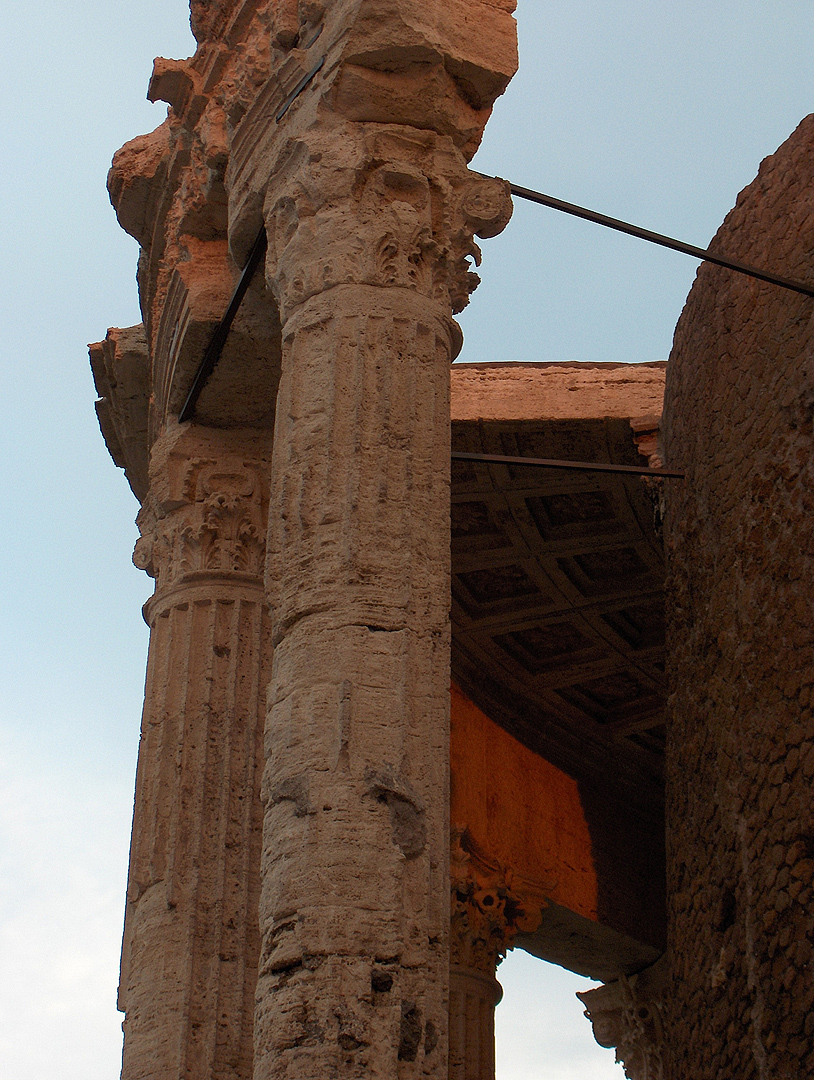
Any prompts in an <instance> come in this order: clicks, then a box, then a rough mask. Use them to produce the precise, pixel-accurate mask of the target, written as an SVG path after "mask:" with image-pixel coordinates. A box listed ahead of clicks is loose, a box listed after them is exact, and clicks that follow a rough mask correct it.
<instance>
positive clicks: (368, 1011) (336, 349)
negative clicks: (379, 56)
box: [255, 124, 510, 1080]
mask: <svg viewBox="0 0 814 1080" xmlns="http://www.w3.org/2000/svg"><path fill="white" fill-rule="evenodd" d="M286 160H287V162H288V164H287V168H286V170H283V171H281V172H278V174H277V176H276V178H275V180H276V182H275V186H274V192H273V195H270V196H269V198H268V200H267V204H266V227H267V231H268V236H269V260H268V266H267V274H268V276H269V280H270V283H271V285H272V287H273V288H274V290H275V293H276V295H277V297H278V300H279V302H280V307H281V314H282V324H283V369H282V377H281V382H280V391H279V396H278V403H277V421H276V429H275V437H274V457H273V468H272V495H271V499H272V504H273V506H274V513H273V515H272V517H271V522H270V533H269V547H270V550H269V564H268V566H269V580H268V588H269V596H270V599H271V603H272V608H273V612H274V648H275V653H274V669H273V678H272V688H271V691H270V697H269V709H270V711H269V714H268V719H267V726H266V755H267V756H266V768H265V774H264V781H263V800H264V804H265V823H264V850H263V894H262V899H261V913H260V922H261V932H262V936H263V945H262V956H261V966H260V977H259V984H258V1011H257V1020H256V1032H255V1039H256V1054H257V1063H256V1074H255V1075H256V1077H257V1080H268V1078H271V1077H275V1078H278V1077H292V1078H294V1077H297V1078H298V1080H304V1078H306V1077H313V1078H314V1080H322V1078H324V1077H327V1076H333V1077H347V1078H348V1080H351V1078H352V1080H358V1077H360V1076H366V1077H367V1076H370V1077H374V1076H375V1077H387V1078H395V1077H405V1078H406V1077H418V1076H427V1077H430V1076H432V1077H436V1078H440V1077H442V1076H443V1077H445V1076H446V1071H447V1045H446V1030H447V1022H448V1008H449V1001H448V987H449V960H448V941H449V901H448V895H449V891H448V816H449V811H448V785H449V602H450V601H449V574H450V567H449V559H450V548H449V469H450V456H449V455H450V443H449V440H450V424H449V365H450V361H451V360H452V359H453V358H454V356H455V354H456V352H457V348H458V346H459V341H460V337H459V332H458V331H457V328H456V326H455V324H454V322H453V321H452V318H451V312H452V310H453V308H454V309H456V310H457V309H459V308H460V307H461V306H463V303H464V302H465V299H466V295H467V293H468V291H469V288H471V284H472V283H471V281H470V279H469V278H468V277H467V274H468V266H467V262H466V255H467V254H468V252H469V251H472V250H473V248H472V239H471V237H472V230H473V228H480V229H482V230H483V231H484V232H487V231H488V230H489V229H490V228H493V229H494V231H498V229H499V228H500V227H502V225H503V224H505V221H506V220H508V215H509V213H510V204H509V201H508V197H507V194H506V190H505V186H504V185H503V184H502V183H501V182H495V181H492V182H486V181H480V180H478V179H477V178H474V177H472V175H471V174H468V173H467V170H466V168H465V164H464V162H463V159H462V157H461V155H460V153H459V152H458V151H456V150H455V148H454V146H453V145H452V144H451V142H450V141H449V140H445V139H441V138H440V137H438V136H437V135H435V133H433V132H419V131H415V130H412V129H405V128H398V127H395V126H391V127H388V126H386V125H376V124H371V125H352V124H345V125H340V126H339V127H338V129H336V130H333V131H330V132H328V133H325V132H318V133H309V134H306V135H304V136H302V138H300V139H299V140H298V141H297V144H296V146H295V147H291V148H290V149H289V153H288V155H287V159H286Z"/></svg>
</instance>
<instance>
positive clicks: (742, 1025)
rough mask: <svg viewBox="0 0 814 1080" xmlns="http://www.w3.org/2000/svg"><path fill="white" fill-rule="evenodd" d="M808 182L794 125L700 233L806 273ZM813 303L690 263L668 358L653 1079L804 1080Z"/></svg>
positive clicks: (806, 147)
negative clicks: (665, 666)
mask: <svg viewBox="0 0 814 1080" xmlns="http://www.w3.org/2000/svg"><path fill="white" fill-rule="evenodd" d="M812 175H814V117H808V118H807V119H806V120H804V121H803V123H802V124H801V125H800V127H799V128H798V129H797V131H796V132H795V133H794V134H793V135H792V136H791V138H790V139H789V140H788V141H787V142H786V143H785V144H784V145H783V146H782V147H781V148H780V149H779V150H778V151H777V153H776V154H774V155H773V156H772V157H770V158H768V159H767V160H766V161H765V162H764V163H763V165H762V166H761V169H760V172H759V174H758V177H757V179H756V180H755V181H754V183H753V184H751V185H750V186H749V187H748V188H746V189H745V191H744V192H742V194H741V195H740V196H739V198H738V201H737V205H736V207H735V209H734V210H733V211H732V212H731V213H730V215H729V216H728V217H727V219H726V221H725V223H724V225H723V226H722V228H721V230H720V231H719V233H718V235H717V236H716V238H715V241H714V247H715V248H716V249H717V250H719V251H721V252H724V253H726V254H727V255H728V256H731V257H734V258H736V259H740V260H742V261H744V262H746V263H751V264H753V265H756V266H760V267H766V268H769V269H771V270H772V271H774V272H776V273H779V274H782V275H784V276H786V277H789V278H797V279H799V280H801V281H804V282H808V283H809V284H810V283H811V282H812V262H811V252H812V250H814V195H813V194H812V185H811V178H812ZM812 310H813V309H812V301H811V300H810V299H808V298H806V297H804V296H801V295H797V294H795V293H792V292H788V291H786V290H784V289H780V288H777V287H775V286H771V285H767V284H763V283H760V282H758V281H755V280H751V279H747V278H744V277H742V276H740V275H737V274H733V273H732V272H730V271H728V270H724V269H719V268H716V267H713V266H710V265H705V266H703V267H702V269H701V270H700V271H699V275H698V280H697V282H696V285H695V287H694V288H693V291H692V293H691V295H690V298H689V301H688V303H687V306H686V308H685V310H684V313H683V315H682V317H681V320H680V322H679V324H678V328H677V331H676V336H675V346H674V349H673V353H672V357H671V360H670V363H669V367H668V376H667V389H666V401H665V415H664V439H665V446H666V455H667V460H668V461H669V463H670V464H671V465H673V466H677V467H684V468H685V469H686V470H687V479H686V481H684V482H683V483H682V482H679V481H671V482H670V487H669V490H668V498H667V508H668V512H667V521H666V526H665V536H666V543H667V554H668V559H669V579H668V642H667V646H668V648H667V655H668V663H669V675H670V697H669V702H668V716H667V720H668V754H667V757H668V763H667V821H668V897H669V909H670V910H669V919H670V929H669V939H670V940H669V954H670V962H671V970H672V985H671V986H670V988H669V991H668V993H667V995H666V999H665V1008H666V1029H667V1039H666V1060H665V1076H666V1077H667V1078H668V1080H685V1078H689V1077H693V1078H697V1080H708V1078H709V1080H712V1078H715V1080H750V1078H759V1080H802V1078H803V1077H807V1076H811V1075H814V1044H813V1043H812V1034H814V1011H812V1005H814V984H813V983H812V979H811V964H812V959H814V955H812V948H814V944H813V943H812V919H811V903H812V876H813V875H814V815H813V814H812V799H811V784H812V777H814V719H812V710H811V696H812V684H814V666H813V664H812V660H813V659H814V654H813V653H812V647H814V623H812V617H811V601H810V588H811V580H812V576H813V575H814V547H813V546H812V529H811V521H812V515H813V514H814V496H813V495H812V492H814V452H813V451H814V444H813V440H812V417H813V416H814V351H813V349H814V339H813V337H812V329H813V328H812V321H811V318H812Z"/></svg>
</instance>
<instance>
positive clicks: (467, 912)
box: [450, 828, 540, 976]
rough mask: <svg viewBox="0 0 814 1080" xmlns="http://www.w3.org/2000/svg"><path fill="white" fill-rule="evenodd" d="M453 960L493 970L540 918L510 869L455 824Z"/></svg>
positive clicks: (451, 959)
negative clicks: (488, 856)
mask: <svg viewBox="0 0 814 1080" xmlns="http://www.w3.org/2000/svg"><path fill="white" fill-rule="evenodd" d="M450 873H451V883H452V912H451V926H450V963H451V964H452V966H453V967H461V968H467V969H470V970H476V971H480V972H484V973H487V974H489V975H490V976H493V975H494V972H495V968H496V967H497V965H498V964H499V963H500V961H501V960H502V959H503V957H504V956H505V955H506V951H507V950H508V949H510V948H511V946H512V943H513V941H514V939H515V937H516V936H517V934H518V933H520V932H521V931H527V932H533V931H534V930H536V929H537V927H538V925H539V923H540V909H539V906H536V909H535V905H534V904H529V903H528V901H527V900H526V899H524V898H523V897H522V896H521V895H520V893H519V892H518V891H517V890H516V889H515V888H513V885H514V882H513V880H512V873H511V870H510V869H508V868H507V867H504V866H499V865H497V864H493V863H491V862H489V861H488V860H486V859H485V858H484V857H483V856H482V855H481V854H480V853H479V852H477V851H476V850H475V849H474V847H473V845H472V843H471V840H470V838H469V836H468V834H467V831H466V829H460V828H458V829H453V832H452V845H451V858H450Z"/></svg>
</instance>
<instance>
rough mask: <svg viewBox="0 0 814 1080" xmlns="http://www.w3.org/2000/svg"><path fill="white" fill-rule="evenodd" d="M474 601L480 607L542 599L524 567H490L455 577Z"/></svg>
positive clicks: (514, 565) (512, 565)
mask: <svg viewBox="0 0 814 1080" xmlns="http://www.w3.org/2000/svg"><path fill="white" fill-rule="evenodd" d="M455 576H456V578H457V579H458V581H460V582H461V584H462V585H463V586H464V588H465V589H466V590H467V592H468V593H469V595H470V596H471V597H472V599H473V600H474V601H475V602H476V603H477V604H480V605H484V604H495V603H498V602H499V601H501V600H520V599H525V598H527V597H528V598H534V599H535V600H540V599H541V593H540V590H539V589H538V587H537V585H536V584H535V583H534V582H533V581H532V579H531V578H530V577H529V575H528V574H527V573H526V571H525V570H524V569H523V567H522V566H518V565H516V564H515V563H511V564H510V565H509V566H490V567H484V569H483V570H470V571H468V572H467V573H465V574H456V575H455Z"/></svg>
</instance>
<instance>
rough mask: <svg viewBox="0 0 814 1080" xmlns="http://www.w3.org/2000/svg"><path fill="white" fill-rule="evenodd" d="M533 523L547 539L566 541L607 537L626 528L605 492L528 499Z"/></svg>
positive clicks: (572, 493) (562, 493)
mask: <svg viewBox="0 0 814 1080" xmlns="http://www.w3.org/2000/svg"><path fill="white" fill-rule="evenodd" d="M526 506H527V507H528V511H529V513H530V514H531V516H532V518H533V519H534V524H535V525H536V526H537V529H538V531H539V533H540V535H541V536H542V537H543V539H545V540H565V539H570V538H577V537H580V536H584V535H586V534H588V535H590V536H607V535H608V534H609V533H617V534H618V533H620V532H622V531H623V530H624V529H625V524H624V522H622V521H620V520H619V519H618V518H617V517H616V511H615V509H614V505H613V499H612V498H611V496H610V494H609V493H608V492H606V491H565V492H559V493H552V494H551V495H535V496H532V497H530V498H528V499H526Z"/></svg>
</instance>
